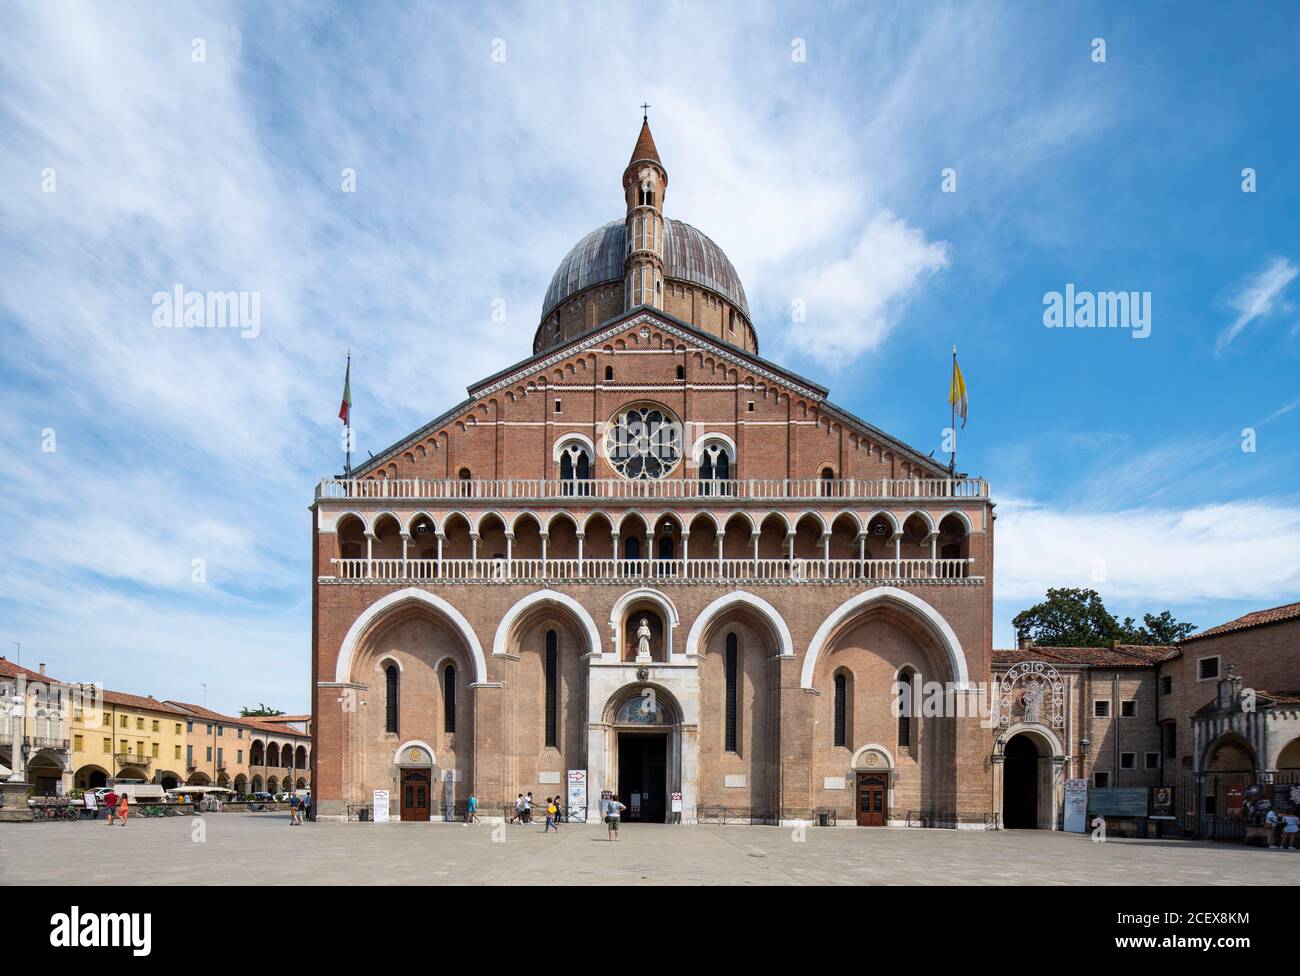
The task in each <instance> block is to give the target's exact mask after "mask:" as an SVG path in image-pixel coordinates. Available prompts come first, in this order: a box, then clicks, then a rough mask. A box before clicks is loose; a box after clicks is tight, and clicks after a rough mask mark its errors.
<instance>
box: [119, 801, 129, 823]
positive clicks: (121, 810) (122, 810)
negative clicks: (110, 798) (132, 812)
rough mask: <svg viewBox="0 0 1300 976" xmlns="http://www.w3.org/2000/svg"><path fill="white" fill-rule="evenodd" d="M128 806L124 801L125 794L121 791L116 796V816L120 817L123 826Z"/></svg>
mask: <svg viewBox="0 0 1300 976" xmlns="http://www.w3.org/2000/svg"><path fill="white" fill-rule="evenodd" d="M128 807H129V804H128V803H127V801H126V794H125V793H123V794H122V795H121V796H119V797H118V798H117V815H118V817H120V818H121V820H122V826H123V827H125V826H126V815H127V811H128Z"/></svg>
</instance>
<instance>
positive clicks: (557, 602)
mask: <svg viewBox="0 0 1300 976" xmlns="http://www.w3.org/2000/svg"><path fill="white" fill-rule="evenodd" d="M543 603H547V604H551V605H552V606H557V607H563V608H564V609H566V610H568V611H569V612H570V613H572V614H573V616H574V617H576V618H577V620H578V623H579V624H581V626H582V630H583V632H584V633H585V634H586V636H587V644H588V648H589V649H588V653H589V654H599V653H600V630H599V628H597V626H596V621H595V620H593V619H592V616H591V614H590V613H588V612H587V608H586V607H584V606H583V605H582V604H581V603H579V602H578V601H577V600H575V599H574V598H573V597H571V596H568V595H567V594H564V593H557V592H556V591H554V590H538V591H537V592H536V593H529V594H528V595H527V596H526V597H524V598H523V599H521V600H519V601H517V602H516V603H515V604H514V606H512V607H511V608H510V609H509V610H507V611H506V613H505V616H503V617H502V618H501V623H500V625H499V626H498V627H497V632H496V637H494V638H493V640H492V654H493V656H497V655H502V654H509V653H510V633H511V631H513V630H514V626H515V624H516V623H517V622H518V621H519V618H520V617H522V616H523V615H524V614H526V613H527V612H528V611H529V610H531V609H532V608H533V607H535V606H537V605H538V604H543Z"/></svg>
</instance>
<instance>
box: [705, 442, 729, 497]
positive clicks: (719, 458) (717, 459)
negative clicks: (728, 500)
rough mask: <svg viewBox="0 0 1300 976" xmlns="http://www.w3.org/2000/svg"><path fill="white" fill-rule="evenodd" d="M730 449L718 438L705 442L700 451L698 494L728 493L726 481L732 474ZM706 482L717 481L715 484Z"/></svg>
mask: <svg viewBox="0 0 1300 976" xmlns="http://www.w3.org/2000/svg"><path fill="white" fill-rule="evenodd" d="M731 468H732V464H731V451H730V449H729V448H728V446H727V444H726V443H725V442H723V441H720V440H712V441H708V442H706V443H705V445H704V448H703V449H702V450H701V452H700V468H699V475H700V481H701V482H704V483H703V484H701V485H700V494H702V495H727V494H730V489H729V488H728V485H727V482H729V481H730V480H731V479H732V478H733V477H734V474H733V473H732V470H731ZM708 482H717V484H708Z"/></svg>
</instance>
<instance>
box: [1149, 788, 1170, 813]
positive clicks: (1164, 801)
mask: <svg viewBox="0 0 1300 976" xmlns="http://www.w3.org/2000/svg"><path fill="white" fill-rule="evenodd" d="M1151 819H1152V820H1173V819H1174V788H1173V787H1172V786H1154V787H1152V788H1151Z"/></svg>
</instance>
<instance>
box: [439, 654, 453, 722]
mask: <svg viewBox="0 0 1300 976" xmlns="http://www.w3.org/2000/svg"><path fill="white" fill-rule="evenodd" d="M442 730H443V731H444V732H455V731H456V666H455V665H454V664H448V665H447V666H446V667H445V668H444V669H443V672H442Z"/></svg>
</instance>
